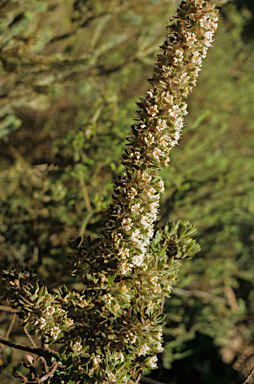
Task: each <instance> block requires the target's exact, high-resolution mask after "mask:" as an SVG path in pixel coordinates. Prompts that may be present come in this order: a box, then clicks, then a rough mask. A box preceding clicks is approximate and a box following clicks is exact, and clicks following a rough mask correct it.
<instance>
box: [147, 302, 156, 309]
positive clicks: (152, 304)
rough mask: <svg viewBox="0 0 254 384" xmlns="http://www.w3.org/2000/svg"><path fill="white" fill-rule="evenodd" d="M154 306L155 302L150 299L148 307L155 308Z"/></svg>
mask: <svg viewBox="0 0 254 384" xmlns="http://www.w3.org/2000/svg"><path fill="white" fill-rule="evenodd" d="M153 307H154V303H153V302H152V301H150V302H149V303H148V306H147V308H149V309H153Z"/></svg>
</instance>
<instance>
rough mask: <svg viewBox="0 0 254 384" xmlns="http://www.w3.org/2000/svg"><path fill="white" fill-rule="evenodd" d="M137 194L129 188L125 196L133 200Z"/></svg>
mask: <svg viewBox="0 0 254 384" xmlns="http://www.w3.org/2000/svg"><path fill="white" fill-rule="evenodd" d="M137 193H138V192H137V191H136V189H135V188H133V187H131V188H130V189H129V190H128V192H127V196H128V197H130V198H131V199H133V198H134V197H135V196H136V194H137Z"/></svg>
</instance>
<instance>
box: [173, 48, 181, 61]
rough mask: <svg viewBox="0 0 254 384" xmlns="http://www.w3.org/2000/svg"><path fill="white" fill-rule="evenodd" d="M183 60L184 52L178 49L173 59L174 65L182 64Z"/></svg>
mask: <svg viewBox="0 0 254 384" xmlns="http://www.w3.org/2000/svg"><path fill="white" fill-rule="evenodd" d="M182 59H183V51H181V50H180V49H177V50H176V51H175V55H174V57H173V64H174V65H177V64H178V62H181V61H182Z"/></svg>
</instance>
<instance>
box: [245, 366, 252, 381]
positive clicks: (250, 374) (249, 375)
mask: <svg viewBox="0 0 254 384" xmlns="http://www.w3.org/2000/svg"><path fill="white" fill-rule="evenodd" d="M253 373H254V367H252V368H251V370H250V372H249V374H248V376H247V377H246V378H245V380H244V382H243V384H247V383H248V381H249V379H250V378H251V376H252V375H253Z"/></svg>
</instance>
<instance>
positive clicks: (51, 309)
mask: <svg viewBox="0 0 254 384" xmlns="http://www.w3.org/2000/svg"><path fill="white" fill-rule="evenodd" d="M54 312H55V308H53V307H51V306H49V307H47V308H46V311H45V315H46V316H52V315H53V313H54Z"/></svg>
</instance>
